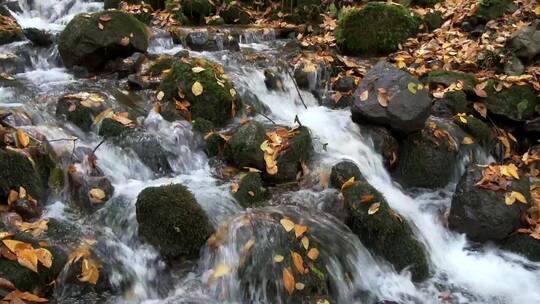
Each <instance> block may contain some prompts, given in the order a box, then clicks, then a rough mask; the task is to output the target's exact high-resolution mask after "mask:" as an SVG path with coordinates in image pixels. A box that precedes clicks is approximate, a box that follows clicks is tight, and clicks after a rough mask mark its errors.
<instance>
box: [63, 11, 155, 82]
mask: <svg viewBox="0 0 540 304" xmlns="http://www.w3.org/2000/svg"><path fill="white" fill-rule="evenodd" d="M105 20H109V21H105ZM101 28H103V29H101ZM148 38H149V35H148V30H147V28H146V25H144V24H143V23H141V22H140V21H138V20H137V19H135V17H133V16H130V15H128V14H126V13H123V12H120V11H105V12H99V13H93V14H79V15H77V16H75V17H74V18H73V19H72V20H71V21H70V22H69V23H68V25H67V26H66V28H65V29H64V30H63V31H62V33H61V34H60V38H59V44H58V51H59V52H60V55H61V57H62V60H63V62H64V64H65V65H66V66H67V67H69V68H71V67H73V66H76V65H77V66H83V67H86V68H88V69H90V70H94V71H95V70H98V69H100V68H101V67H102V66H103V65H104V64H105V63H106V62H107V61H109V60H113V59H116V58H118V57H123V58H125V57H128V56H130V55H131V54H133V53H135V52H145V51H146V49H147V48H148ZM83 41H84V42H85V43H82V42H83Z"/></svg>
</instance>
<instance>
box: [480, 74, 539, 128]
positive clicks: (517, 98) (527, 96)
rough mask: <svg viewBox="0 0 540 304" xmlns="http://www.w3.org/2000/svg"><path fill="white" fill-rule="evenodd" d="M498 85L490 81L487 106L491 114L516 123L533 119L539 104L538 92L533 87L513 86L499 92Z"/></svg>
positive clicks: (486, 89) (487, 87) (487, 86)
mask: <svg viewBox="0 0 540 304" xmlns="http://www.w3.org/2000/svg"><path fill="white" fill-rule="evenodd" d="M496 87H497V83H496V82H495V81H493V80H490V81H488V83H487V85H486V88H485V91H486V93H487V95H488V96H487V98H486V105H487V109H488V111H489V112H491V113H493V114H497V115H501V116H504V117H505V118H508V119H510V120H514V121H525V120H527V119H531V118H532V117H533V116H534V114H535V108H536V104H537V97H536V91H535V90H534V89H533V87H532V86H531V85H513V86H511V87H510V88H508V89H504V88H503V89H502V90H501V91H499V92H497V90H496Z"/></svg>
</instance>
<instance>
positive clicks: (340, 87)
mask: <svg viewBox="0 0 540 304" xmlns="http://www.w3.org/2000/svg"><path fill="white" fill-rule="evenodd" d="M355 87H356V83H355V82H354V78H352V77H351V76H344V77H340V78H339V79H338V80H337V81H336V83H335V85H334V90H336V91H338V92H342V93H347V92H351V91H352V90H354V89H355Z"/></svg>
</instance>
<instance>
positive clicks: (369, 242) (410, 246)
mask: <svg viewBox="0 0 540 304" xmlns="http://www.w3.org/2000/svg"><path fill="white" fill-rule="evenodd" d="M343 195H344V197H345V202H346V203H347V205H348V207H349V212H350V214H351V215H350V218H349V222H348V226H349V227H350V228H351V230H352V231H353V232H354V233H355V234H356V235H357V236H358V238H359V239H360V241H361V242H362V244H364V246H366V247H367V248H368V249H370V250H372V251H373V252H374V253H375V254H376V255H379V256H381V257H382V258H384V259H386V260H387V261H388V262H390V264H392V265H393V266H394V267H395V268H396V270H397V271H401V270H403V269H405V268H408V270H409V271H410V272H411V274H412V278H413V280H414V281H417V282H418V281H423V280H425V279H426V278H427V277H428V276H429V261H428V256H427V253H426V250H425V248H424V246H423V245H422V243H420V242H419V241H418V240H417V239H416V238H415V236H414V233H413V230H412V229H411V227H410V226H409V225H410V223H408V221H407V220H405V219H403V218H402V217H401V216H400V215H399V214H397V213H396V212H395V211H394V210H392V209H391V208H390V206H389V205H388V203H387V202H386V199H385V198H384V197H383V195H382V194H381V193H380V192H378V191H377V190H376V189H375V188H373V187H372V186H371V185H370V184H368V183H367V182H355V183H354V185H352V186H351V187H349V188H347V189H344V190H343ZM374 204H379V205H378V207H377V208H375V207H374Z"/></svg>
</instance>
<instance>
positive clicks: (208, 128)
mask: <svg viewBox="0 0 540 304" xmlns="http://www.w3.org/2000/svg"><path fill="white" fill-rule="evenodd" d="M191 124H192V128H193V130H195V131H197V132H199V133H201V134H203V135H205V134H207V133H208V132H212V131H214V124H213V123H212V122H211V121H208V120H206V119H204V118H198V119H196V120H193V121H192V122H191Z"/></svg>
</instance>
